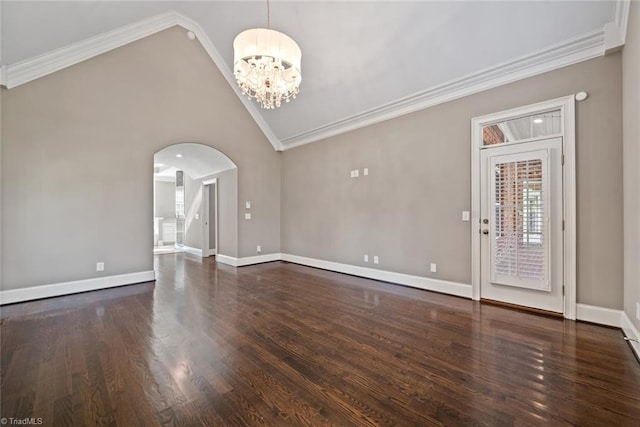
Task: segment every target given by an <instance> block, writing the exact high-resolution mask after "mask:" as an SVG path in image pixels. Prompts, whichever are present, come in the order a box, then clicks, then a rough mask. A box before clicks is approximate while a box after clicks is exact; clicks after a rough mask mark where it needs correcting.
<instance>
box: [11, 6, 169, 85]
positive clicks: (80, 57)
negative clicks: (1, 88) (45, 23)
mask: <svg viewBox="0 0 640 427" xmlns="http://www.w3.org/2000/svg"><path fill="white" fill-rule="evenodd" d="M178 15H179V14H177V13H176V12H167V13H163V14H161V15H157V16H153V17H151V18H148V19H143V20H141V21H138V22H135V23H133V24H130V25H126V26H124V27H120V28H117V29H115V30H112V31H108V32H106V33H102V34H98V35H97V36H94V37H90V38H88V39H85V40H82V41H80V42H78V43H73V44H71V45H69V46H65V47H62V48H60V49H56V50H53V51H51V52H47V53H45V54H43V55H39V56H36V57H34V58H30V59H27V60H24V61H21V62H18V63H15V64H10V65H7V66H6V67H7V69H6V82H5V83H6V86H7V88H8V89H11V88H14V87H16V86H19V85H21V84H24V83H28V82H30V81H32V80H35V79H38V78H40V77H44V76H46V75H48V74H51V73H55V72H56V71H60V70H62V69H64V68H67V67H70V66H72V65H75V64H78V63H80V62H82V61H86V60H87V59H91V58H93V57H95V56H97V55H100V54H103V53H105V52H109V51H111V50H113V49H116V48H119V47H121V46H124V45H126V44H128V43H131V42H134V41H136V40H140V39H142V38H144V37H147V36H150V35H152V34H155V33H157V32H160V31H162V30H166V29H167V28H170V27H173V26H175V25H178V24H179V19H178V17H179V16H178Z"/></svg>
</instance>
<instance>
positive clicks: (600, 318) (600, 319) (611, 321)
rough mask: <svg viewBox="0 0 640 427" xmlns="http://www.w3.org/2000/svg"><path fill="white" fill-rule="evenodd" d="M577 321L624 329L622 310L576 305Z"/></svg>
mask: <svg viewBox="0 0 640 427" xmlns="http://www.w3.org/2000/svg"><path fill="white" fill-rule="evenodd" d="M576 319H577V320H582V321H584V322H591V323H597V324H599V325H606V326H613V327H616V328H620V327H622V310H614V309H611V308H605V307H597V306H595V305H588V304H576Z"/></svg>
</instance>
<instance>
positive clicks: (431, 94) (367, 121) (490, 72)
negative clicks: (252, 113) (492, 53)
mask: <svg viewBox="0 0 640 427" xmlns="http://www.w3.org/2000/svg"><path fill="white" fill-rule="evenodd" d="M603 46H604V30H602V29H600V30H597V31H593V32H590V33H586V34H583V35H581V36H579V37H575V38H572V39H569V40H566V41H564V42H561V43H558V44H555V45H552V46H549V47H548V48H545V49H542V50H539V51H537V52H534V53H532V54H529V55H524V56H521V57H519V58H517V59H514V60H510V61H507V62H503V63H502V64H498V65H496V66H493V67H490V68H485V69H484V70H482V71H479V72H476V73H473V74H469V75H467V76H464V77H462V78H459V79H455V80H451V81H449V82H447V83H444V84H442V85H439V86H435V87H433V88H430V89H428V90H426V91H421V92H417V93H415V94H413V95H410V96H407V97H404V98H401V99H399V100H397V101H394V102H391V103H389V104H386V105H382V106H380V107H377V108H374V109H372V110H369V111H366V112H364V113H361V114H358V115H355V116H351V117H349V118H347V119H344V120H339V121H336V122H333V123H329V124H327V125H324V126H320V127H318V128H316V129H313V130H310V131H307V132H304V133H301V134H298V135H294V136H291V137H288V138H284V139H282V140H281V141H280V142H281V144H282V147H283V149H285V150H288V149H290V148H294V147H297V146H300V145H304V144H308V143H310V142H314V141H318V140H320V139H324V138H328V137H330V136H335V135H338V134H341V133H345V132H348V131H351V130H354V129H358V128H362V127H365V126H369V125H372V124H374V123H379V122H382V121H384V120H389V119H392V118H394V117H399V116H402V115H404V114H408V113H412V112H414V111H419V110H423V109H425V108H428V107H433V106H434V105H438V104H443V103H445V102H449V101H453V100H454V99H458V98H462V97H464V96H468V95H472V94H474V93H478V92H482V91H484V90H487V89H491V88H494V87H498V86H502V85H505V84H507V83H512V82H515V81H517V80H522V79H525V78H527V77H531V76H534V75H537V74H542V73H546V72H548V71H552V70H555V69H558V68H562V67H566V66H568V65H571V64H575V63H578V62H581V61H586V60H588V59H592V58H595V57H598V56H602V54H603V52H604V48H603Z"/></svg>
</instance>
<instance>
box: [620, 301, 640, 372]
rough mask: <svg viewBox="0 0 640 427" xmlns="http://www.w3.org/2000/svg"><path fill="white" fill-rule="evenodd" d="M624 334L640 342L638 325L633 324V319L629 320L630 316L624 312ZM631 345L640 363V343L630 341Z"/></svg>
mask: <svg viewBox="0 0 640 427" xmlns="http://www.w3.org/2000/svg"><path fill="white" fill-rule="evenodd" d="M622 332H624V334H625V335H626V336H627V337H628V338H632V339H634V340H640V331H639V330H638V328H636V325H634V324H633V323H632V322H631V319H629V316H627V313H625V312H622ZM629 344H631V347H632V348H633V351H634V352H635V354H636V357H637V358H638V361H640V343H638V342H635V341H629Z"/></svg>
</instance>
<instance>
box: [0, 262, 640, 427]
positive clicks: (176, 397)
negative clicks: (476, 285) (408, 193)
mask: <svg viewBox="0 0 640 427" xmlns="http://www.w3.org/2000/svg"><path fill="white" fill-rule="evenodd" d="M155 263H156V271H158V280H157V283H156V284H155V286H154V284H153V283H145V284H140V285H132V286H126V287H121V288H116V289H109V290H104V291H97V292H90V293H85V294H78V295H71V296H66V297H60V298H52V299H47V300H41V301H35V302H29V303H23V304H15V305H9V306H4V307H2V309H1V318H2V320H1V322H2V323H1V347H2V348H1V357H2V359H1V376H2V378H1V381H2V382H1V390H0V391H1V406H0V415H1V416H2V417H5V418H7V419H8V418H14V419H23V418H27V417H34V418H41V419H42V423H43V425H52V426H65V425H70V426H84V425H87V426H94V425H112V426H116V425H117V426H137V425H160V424H162V425H184V426H191V425H207V426H209V425H266V426H285V425H312V426H322V425H336V426H347V425H357V426H360V425H401V426H429V425H447V426H457V425H464V426H473V425H488V426H510V425H523V426H524V425H544V426H556V425H581V426H625V425H627V426H638V425H640V365H639V364H638V363H637V361H636V360H635V359H634V356H633V354H632V352H631V350H630V348H629V347H628V346H627V344H626V343H625V341H623V339H622V333H621V331H620V330H616V329H611V328H604V327H599V326H596V325H592V324H587V323H579V322H571V321H564V320H562V319H556V318H551V317H545V316H540V315H536V314H531V313H524V312H521V311H516V310H511V309H508V308H504V307H496V306H491V305H481V304H479V303H477V302H473V301H469V300H465V299H461V298H456V297H450V296H446V295H440V294H435V293H430V292H425V291H421V290H416V289H411V288H405V287H401V286H397V285H391V284H386V283H380V282H376V281H373V280H367V279H361V278H356V277H351V276H346V275H341V274H336V273H331V272H327V271H322V270H316V269H312V268H307V267H303V266H298V265H295V264H287V263H281V262H274V263H268V264H261V265H255V266H249V267H243V268H239V269H234V268H232V267H227V266H224V265H216V263H215V262H213V260H209V259H205V260H204V261H201V260H200V259H198V258H195V257H192V256H190V255H181V254H168V255H160V256H156V258H155ZM35 421H37V420H35Z"/></svg>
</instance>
